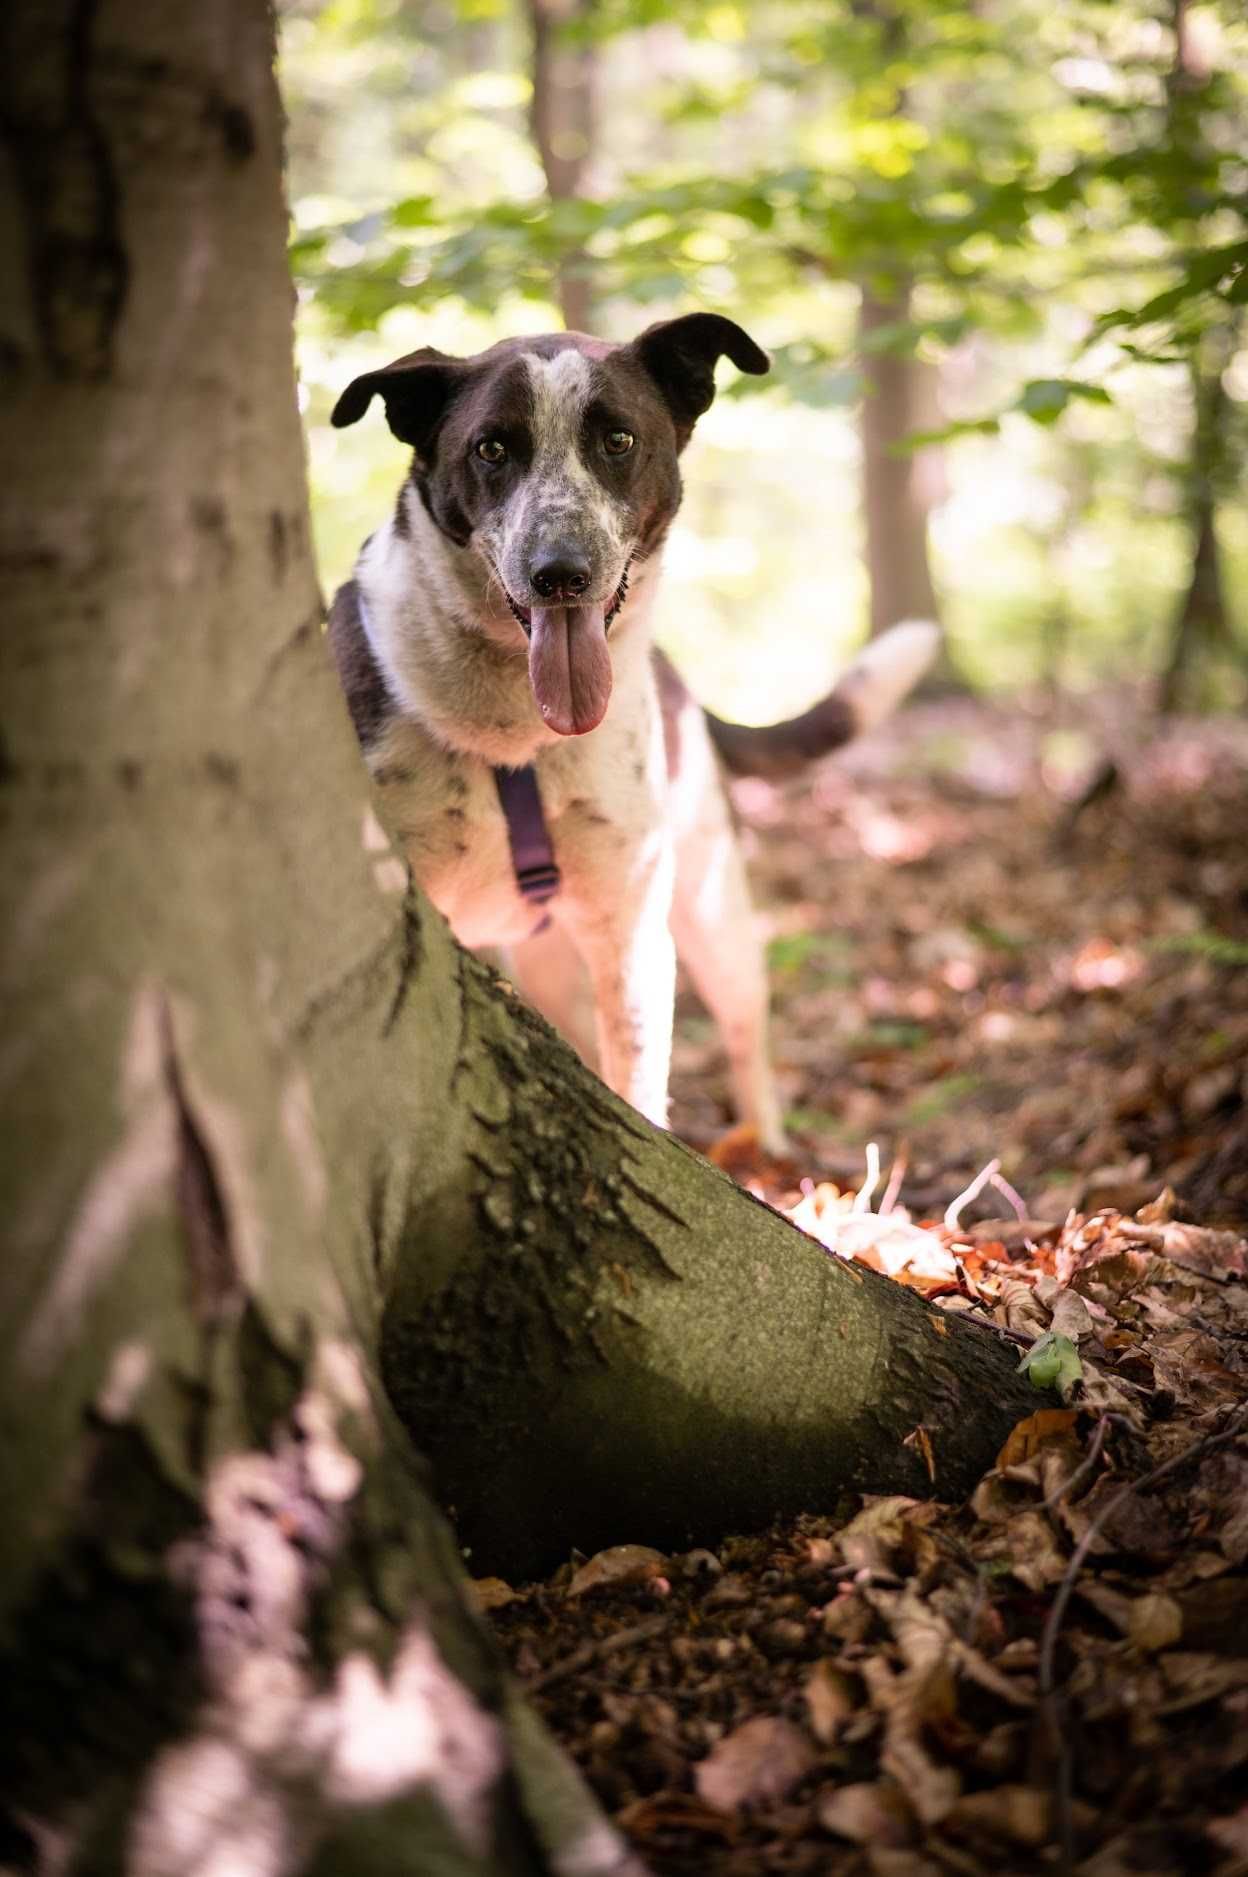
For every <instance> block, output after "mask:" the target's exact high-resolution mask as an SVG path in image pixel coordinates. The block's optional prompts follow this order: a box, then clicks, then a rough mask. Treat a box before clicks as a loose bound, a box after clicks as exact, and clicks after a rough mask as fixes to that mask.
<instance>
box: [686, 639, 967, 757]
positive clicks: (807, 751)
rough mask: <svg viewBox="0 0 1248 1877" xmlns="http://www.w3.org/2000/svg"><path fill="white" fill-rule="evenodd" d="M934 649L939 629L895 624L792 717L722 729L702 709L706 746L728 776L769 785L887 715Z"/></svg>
mask: <svg viewBox="0 0 1248 1877" xmlns="http://www.w3.org/2000/svg"><path fill="white" fill-rule="evenodd" d="M939 644H940V628H939V627H938V626H935V625H933V624H932V622H931V621H930V620H927V619H906V620H903V621H902V623H901V624H900V625H898V626H891V627H890V628H889V630H888V631H887V632H882V633H881V634H880V636H879V638H878V639H872V640H871V643H870V644H869V645H867V646H866V647H864V649H863V650H862V651H861V652H860V653H859V655H858V657H857V658H856V659H855V660H854V662H853V664H852V665H850V666H849V668H848V670H846V671H844V672H842V673H841V676H840V677H839V678H838V679H837V681H836V683H835V684H834V685H833V687H832V689H831V690H830V691H829V692H828V695H827V696H826V697H825V698H822V699H821V700H820V701H819V703H817V704H815V705H813V706H812V707H811V709H810V710H808V711H805V712H804V713H803V715H802V716H800V717H790V718H789V719H788V721H787V722H786V723H769V724H764V725H760V726H757V727H754V726H751V725H749V724H744V723H725V722H724V720H723V719H722V718H721V717H713V716H712V715H711V713H710V712H709V711H707V713H706V723H707V728H708V729H709V731H710V733H711V741H712V742H713V743H714V745H715V747H716V749H717V750H718V751H719V753H720V756H721V757H722V758H723V760H724V764H725V766H726V767H727V768H728V769H729V770H730V771H731V772H732V774H733V775H738V776H766V777H767V778H768V779H769V780H779V779H781V778H782V777H784V776H793V775H796V774H797V773H798V771H799V770H801V769H803V768H804V767H805V765H806V764H807V763H810V762H814V761H815V760H816V758H817V757H820V756H826V755H827V754H828V752H829V750H834V749H839V748H840V746H841V744H842V743H848V742H849V741H850V739H851V738H852V737H856V736H858V735H860V734H861V732H862V731H863V730H869V729H871V727H872V725H873V724H877V723H879V722H880V721H881V720H882V719H883V718H884V717H887V716H888V714H889V712H890V711H892V710H895V709H896V707H897V705H898V704H900V702H901V700H902V698H903V697H905V695H906V693H907V692H908V691H910V690H912V689H913V688H914V686H915V685H916V684H917V683H918V681H919V679H920V678H921V677H922V676H923V673H924V672H925V671H926V670H927V668H928V666H929V665H930V664H931V662H932V660H933V659H934V658H935V656H936V650H937V647H938V646H939Z"/></svg>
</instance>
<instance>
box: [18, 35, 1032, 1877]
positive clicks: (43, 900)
mask: <svg viewBox="0 0 1248 1877" xmlns="http://www.w3.org/2000/svg"><path fill="white" fill-rule="evenodd" d="M4 31H5V35H6V39H7V44H6V45H5V48H4V51H5V57H4V61H3V79H2V81H0V82H2V83H3V87H4V109H3V118H2V120H0V128H2V130H3V135H4V139H5V143H6V150H7V157H8V163H7V166H6V168H5V170H4V172H3V174H2V175H0V281H2V282H3V288H2V289H0V364H2V367H3V371H4V374H5V378H6V397H5V401H4V407H3V416H2V418H0V434H2V435H3V441H4V458H5V462H6V464H7V465H8V468H9V486H8V492H7V494H6V496H5V500H4V511H3V522H2V528H0V556H2V558H3V564H4V568H5V573H6V584H7V589H8V592H7V603H6V619H5V627H4V634H3V641H2V664H0V681H2V696H3V706H2V710H3V718H2V728H3V746H2V762H0V804H2V821H0V827H2V835H0V841H2V859H3V865H4V872H5V880H6V886H7V895H6V920H5V933H4V953H3V984H4V994H5V1019H4V1041H3V1050H2V1052H0V1073H2V1075H3V1083H4V1094H5V1120H4V1153H3V1181H2V1186H0V1216H2V1217H3V1219H4V1224H5V1236H6V1241H7V1251H6V1256H5V1260H4V1264H3V1267H2V1270H0V1297H2V1299H3V1336H4V1343H5V1347H4V1351H3V1372H2V1382H0V1386H2V1389H3V1396H2V1414H3V1441H4V1461H5V1472H4V1479H3V1499H2V1503H3V1507H4V1515H5V1516H4V1520H3V1525H2V1528H0V1546H2V1547H3V1562H2V1565H0V1611H2V1613H3V1622H2V1625H0V1687H2V1688H3V1690H4V1696H3V1706H4V1709H5V1713H4V1714H3V1716H2V1717H0V1728H2V1732H3V1738H4V1739H5V1742H6V1751H5V1758H4V1770H3V1773H2V1774H0V1785H2V1786H3V1792H4V1800H5V1806H6V1817H7V1823H6V1824H5V1825H4V1826H3V1828H2V1830H3V1835H2V1836H0V1854H2V1861H3V1862H4V1863H5V1865H6V1867H8V1866H12V1867H15V1868H17V1869H22V1870H37V1871H42V1872H45V1873H52V1872H54V1871H55V1872H57V1873H73V1874H77V1877H96V1874H97V1873H104V1872H109V1873H111V1872H120V1871H127V1872H131V1873H135V1874H136V1877H173V1874H174V1873H177V1877H225V1874H226V1873H236V1872H239V1871H246V1872H247V1873H249V1877H269V1874H270V1873H286V1872H294V1871H299V1872H314V1873H317V1877H354V1874H355V1873H365V1872H368V1873H373V1872H378V1873H379V1872H381V1871H385V1872H387V1873H395V1872H411V1873H432V1872H437V1873H445V1874H447V1877H460V1874H461V1873H464V1874H468V1873H472V1874H473V1877H485V1874H486V1873H489V1874H490V1877H510V1874H511V1873H513V1872H514V1873H522V1874H524V1877H528V1874H529V1873H547V1872H559V1873H563V1874H564V1877H576V1874H577V1873H585V1874H586V1877H589V1874H591V1873H597V1872H608V1871H610V1872H613V1873H617V1874H618V1873H623V1872H625V1871H628V1870H630V1869H632V1870H636V1869H637V1868H638V1867H637V1865H636V1864H635V1862H633V1861H632V1860H631V1859H630V1858H629V1856H628V1854H627V1853H626V1851H625V1850H624V1849H623V1847H622V1846H621V1844H620V1842H619V1840H618V1838H617V1837H616V1836H615V1834H614V1833H613V1832H612V1831H611V1830H610V1829H609V1827H608V1826H607V1825H606V1824H605V1823H604V1822H603V1820H602V1819H601V1817H600V1815H599V1814H598V1813H597V1811H596V1809H595V1808H594V1806H593V1804H592V1801H591V1800H590V1799H589V1797H588V1795H587V1794H586V1792H585V1790H584V1788H583V1787H582V1786H581V1785H580V1783H579V1781H578V1779H577V1778H576V1776H575V1774H574V1773H573V1772H572V1770H571V1769H570V1767H569V1766H568V1764H567V1762H566V1761H564V1759H563V1758H562V1756H561V1755H560V1754H559V1753H558V1752H557V1751H556V1750H555V1749H554V1748H553V1747H552V1746H551V1744H550V1742H549V1741H548V1740H547V1738H546V1737H545V1736H544V1734H543V1733H542V1731H541V1729H540V1727H539V1726H538V1724H537V1723H536V1721H535V1720H534V1719H533V1717H532V1716H531V1715H530V1713H529V1712H528V1710H527V1709H526V1708H525V1706H524V1705H523V1703H522V1702H521V1701H519V1700H518V1698H517V1696H516V1694H515V1692H514V1690H513V1689H512V1687H511V1685H510V1684H509V1682H508V1679H507V1677H506V1675H505V1673H504V1671H503V1669H502V1666H501V1663H500V1660H499V1657H498V1655H497V1653H496V1651H495V1649H494V1647H493V1645H492V1642H491V1639H490V1637H489V1635H488V1632H487V1631H486V1630H485V1628H484V1627H483V1625H482V1624H481V1623H480V1621H479V1620H478V1618H477V1617H476V1616H475V1614H474V1613H473V1610H472V1608H471V1605H470V1602H469V1599H468V1597H467V1595H466V1591H465V1579H464V1574H463V1568H462V1562H461V1559H460V1556H459V1553H458V1550H457V1546H456V1543H455V1541H454V1540H453V1538H452V1537H451V1535H450V1531H449V1528H448V1527H447V1526H446V1524H445V1523H444V1521H443V1519H442V1517H441V1515H440V1513H439V1512H438V1511H437V1510H436V1508H435V1504H434V1498H433V1491H432V1487H431V1484H430V1478H429V1474H428V1472H427V1468H426V1463H425V1462H424V1461H423V1460H421V1459H419V1458H418V1457H417V1454H416V1450H415V1448H414V1447H413V1446H412V1444H411V1442H410V1440H409V1438H408V1435H407V1434H406V1433H405V1431H404V1429H403V1427H402V1426H401V1425H400V1421H399V1419H398V1417H397V1416H396V1414H395V1411H394V1405H397V1407H398V1408H399V1410H400V1411H401V1413H402V1415H403V1417H404V1418H405V1419H406V1420H407V1422H408V1424H409V1427H410V1428H412V1429H414V1430H416V1431H417V1433H418V1435H419V1437H420V1438H421V1440H423V1442H424V1443H425V1445H426V1447H427V1448H428V1449H429V1450H431V1451H433V1452H434V1454H435V1456H436V1460H437V1463H438V1465H439V1467H440V1468H441V1470H442V1475H443V1478H442V1482H441V1487H442V1494H443V1497H444V1498H446V1499H449V1500H451V1501H453V1502H454V1504H455V1506H456V1507H457V1509H458V1511H459V1513H460V1516H461V1518H462V1520H463V1535H464V1536H466V1537H467V1538H468V1539H470V1541H471V1543H472V1544H473V1546H474V1547H475V1555H474V1568H475V1567H476V1562H477V1560H478V1559H484V1558H485V1556H486V1555H487V1554H489V1556H490V1557H491V1558H492V1559H495V1560H499V1561H505V1562H506V1563H507V1566H508V1568H510V1569H516V1570H520V1569H525V1568H527V1567H528V1566H529V1565H530V1564H536V1563H542V1562H546V1561H548V1560H549V1559H551V1558H552V1557H554V1556H556V1555H558V1554H559V1552H560V1550H561V1548H564V1547H566V1546H567V1545H568V1544H569V1543H571V1542H573V1541H575V1542H577V1543H579V1544H581V1545H591V1544H595V1543H597V1542H599V1541H600V1540H609V1539H633V1540H637V1541H645V1540H648V1539H650V1540H654V1539H657V1540H658V1541H659V1542H663V1543H668V1542H671V1543H675V1542H680V1541H682V1540H683V1539H684V1537H685V1536H686V1535H690V1536H693V1535H697V1536H700V1537H714V1535H715V1534H716V1533H717V1532H718V1531H721V1530H723V1529H724V1528H726V1527H730V1526H734V1525H735V1526H740V1525H742V1524H746V1523H752V1522H757V1521H758V1520H761V1519H763V1518H766V1517H767V1516H769V1515H770V1514H771V1513H772V1512H773V1511H782V1510H796V1509H799V1508H804V1507H812V1508H813V1507H816V1506H819V1505H827V1504H829V1503H830V1502H831V1501H832V1499H833V1498H834V1497H835V1495H836V1493H837V1492H838V1491H839V1490H840V1489H841V1488H842V1487H844V1486H846V1485H850V1484H857V1485H860V1486H863V1487H868V1488H872V1489H875V1490H880V1489H893V1488H900V1489H903V1490H912V1491H915V1492H927V1491H937V1492H941V1493H944V1494H956V1493H959V1492H961V1491H962V1490H963V1489H964V1488H965V1487H966V1486H967V1485H968V1484H969V1483H970V1482H971V1480H972V1479H973V1478H974V1477H975V1475H976V1474H977V1473H978V1471H979V1470H980V1469H981V1468H982V1467H983V1466H984V1465H985V1464H986V1463H987V1462H988V1461H989V1460H990V1459H991V1457H992V1454H993V1453H994V1451H995V1450H996V1447H997V1444H998V1443H999V1442H1000V1440H1001V1439H1002V1437H1003V1436H1004V1434H1005V1432H1006V1430H1007V1429H1008V1427H1009V1425H1010V1424H1011V1422H1012V1421H1013V1420H1014V1418H1015V1417H1016V1416H1017V1415H1018V1414H1019V1413H1021V1412H1025V1411H1027V1409H1028V1407H1029V1406H1030V1405H1031V1403H1032V1399H1033V1398H1032V1397H1030V1395H1029V1393H1028V1391H1027V1390H1025V1389H1024V1388H1023V1387H1022V1386H1021V1385H1020V1384H1019V1382H1018V1381H1017V1378H1016V1375H1015V1373H1014V1363H1013V1358H1012V1356H1011V1355H1010V1353H1009V1352H1008V1351H1006V1350H1003V1349H1002V1348H1001V1346H1000V1345H999V1344H998V1342H997V1341H996V1340H994V1338H993V1337H991V1336H990V1335H988V1334H987V1333H976V1332H974V1331H973V1330H972V1329H970V1328H968V1327H967V1326H966V1325H964V1324H961V1323H959V1322H954V1321H950V1320H947V1319H946V1318H944V1317H942V1316H941V1315H940V1314H939V1313H938V1312H936V1311H934V1310H932V1309H929V1308H928V1307H927V1306H925V1305H924V1304H923V1303H922V1302H920V1301H919V1299H918V1298H917V1297H915V1296H914V1295H912V1294H910V1293H908V1292H905V1291H902V1290H900V1289H898V1288H896V1287H894V1286H892V1285H890V1284H888V1283H886V1282H884V1281H883V1280H880V1279H876V1278H874V1277H872V1276H871V1274H869V1273H863V1272H861V1271H859V1270H855V1269H853V1268H851V1267H847V1266H843V1265H840V1264H837V1263H835V1262H833V1261H831V1260H829V1259H828V1258H827V1257H825V1256H824V1254H823V1253H822V1252H821V1251H820V1250H819V1249H818V1248H817V1247H816V1246H814V1245H813V1244H812V1243H811V1242H810V1241H809V1240H806V1239H804V1238H803V1237H801V1235H800V1234H798V1233H797V1232H795V1231H794V1230H793V1229H792V1228H790V1227H789V1226H787V1225H786V1224H785V1223H784V1222H783V1221H781V1220H780V1219H779V1218H777V1217H776V1216H775V1215H774V1214H772V1213H770V1212H768V1211H767V1210H766V1209H765V1208H763V1207H762V1206H760V1205H758V1204H757V1203H756V1202H754V1201H753V1200H751V1199H750V1198H749V1197H748V1196H746V1195H745V1194H743V1193H741V1192H740V1191H738V1190H737V1189H736V1188H735V1187H733V1186H732V1185H731V1184H730V1183H729V1182H728V1181H727V1180H725V1179H723V1178H722V1177H721V1176H720V1175H718V1174H717V1173H715V1172H713V1171H712V1170H711V1169H709V1168H708V1167H707V1166H706V1165H705V1164H704V1163H703V1162H701V1161H700V1160H698V1159H697V1158H696V1157H694V1156H693V1155H691V1154H689V1153H687V1152H686V1151H685V1150H684V1149H683V1148H681V1147H680V1146H679V1144H678V1143H676V1142H675V1141H673V1140H671V1139H670V1138H668V1137H666V1136H664V1135H662V1134H660V1133H658V1132H656V1131H655V1130H654V1129H653V1128H651V1127H649V1126H648V1125H647V1124H645V1123H644V1122H642V1121H641V1120H640V1119H639V1118H638V1117H637V1116H636V1115H634V1114H632V1113H631V1111H629V1110H628V1109H626V1108H625V1107H624V1106H623V1104H622V1103H620V1102H619V1101H617V1100H616V1099H615V1098H613V1097H612V1096H610V1095H609V1094H608V1093H607V1092H606V1091H605V1090H604V1089H603V1088H602V1086H601V1085H600V1084H599V1083H597V1082H596V1081H595V1080H594V1078H593V1077H592V1076H590V1075H589V1074H588V1073H587V1072H586V1071H585V1070H584V1069H582V1068H581V1067H580V1066H579V1064H578V1063H577V1061H576V1060H575V1058H574V1057H573V1056H572V1055H571V1053H570V1052H569V1051H568V1050H567V1049H566V1048H565V1047H564V1046H563V1045H562V1044H561V1043H559V1042H558V1041H557V1040H556V1039H555V1038H554V1037H553V1036H552V1035H551V1033H550V1032H549V1031H548V1030H546V1029H545V1028H544V1026H542V1025H541V1024H540V1022H539V1021H538V1020H537V1019H536V1018H533V1017H531V1016H529V1015H527V1014H526V1013H525V1012H523V1011H522V1010H521V1009H520V1008H519V1007H518V1004H517V1000H516V999H515V998H514V997H513V996H511V995H509V994H508V993H507V992H506V991H505V989H503V988H501V987H500V985H499V984H498V981H497V980H496V979H495V978H494V976H493V974H492V973H490V972H489V971H488V969H487V968H486V967H485V966H483V965H481V964H479V963H478V962H476V961H474V960H472V959H470V958H468V957H467V956H466V955H465V954H464V953H463V952H462V951H460V950H459V949H458V948H457V947H456V945H455V944H454V942H453V941H452V939H451V938H450V935H449V933H448V932H447V930H446V928H445V926H444V924H443V923H442V921H441V920H440V919H439V918H438V917H437V916H436V915H434V914H433V913H432V912H431V911H430V910H429V909H428V907H427V906H426V905H425V904H424V903H423V902H422V900H421V899H420V896H419V895H418V894H416V893H415V892H414V891H412V890H411V889H410V888H409V887H408V885H407V881H406V876H405V873H404V870H403V868H402V866H401V865H400V863H399V862H398V860H397V859H396V858H395V857H394V855H393V854H392V853H391V852H390V850H389V848H388V846H387V844H386V840H385V837H384V835H383V834H382V832H381V830H380V828H379V827H378V825H377V823H376V820H375V819H374V816H373V813H372V810H371V808H370V806H369V801H368V795H367V788H366V781H365V776H364V771H363V768H362V766H361V763H360V760H359V757H358V754H357V751H356V749H355V746H354V742H353V738H352V735H351V731H350V728H349V726H348V724H347V721H346V716H345V712H344V710H343V708H342V705H341V702H340V699H339V697H338V694H337V690H336V686H335V682H334V679H333V677H332V676H331V673H330V668H329V664H328V660H327V657H326V654H325V649H324V645H323V641H322V635H321V625H320V616H321V609H320V600H319V596H318V592H317V587H316V581H315V576H314V572H313V568H312V564H311V560H310V555H309V549H308V526H307V512H306V496H305V487H304V473H303V462H302V454H301V445H300V437H299V429H298V420H297V415H296V406H295V395H294V382H293V373H292V365H291V346H290V317H291V293H290V287H289V283H288V280H287V278H286V274H285V261H284V236H285V219H284V212H283V207H282V200H281V179H280V164H281V158H280V141H279V139H280V111H279V106H278V100H277V97H276V93H275V89H274V85H273V78H272V55H273V46H272V36H271V35H272V27H271V20H270V16H269V13H268V10H267V8H266V7H265V6H264V5H263V4H262V0H200V4H199V5H198V6H197V7H196V8H194V9H186V8H181V7H170V6H167V5H165V4H162V3H158V0H114V3H113V4H112V5H111V6H109V7H107V8H103V7H95V6H92V5H90V4H88V5H85V6H80V5H75V6H73V7H70V6H68V5H66V4H62V0H10V8H9V12H8V15H7V18H6V23H5V28H4ZM383 1375H384V1379H385V1383H386V1384H388V1391H387V1387H386V1386H384V1385H383ZM392 1404H394V1405H392ZM920 1429H922V1430H923V1432H922V1434H920V1432H919V1430H920ZM928 1454H930V1456H931V1457H932V1464H933V1466H934V1469H935V1477H934V1479H933V1478H932V1477H931V1476H930V1475H929V1471H928V1467H927V1464H926V1458H925V1456H926V1455H928Z"/></svg>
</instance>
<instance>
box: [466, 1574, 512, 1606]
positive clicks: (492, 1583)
mask: <svg viewBox="0 0 1248 1877" xmlns="http://www.w3.org/2000/svg"><path fill="white" fill-rule="evenodd" d="M468 1588H469V1590H470V1592H471V1594H472V1599H473V1601H474V1603H475V1604H476V1606H477V1608H478V1609H479V1610H501V1609H502V1607H503V1605H504V1604H506V1603H514V1602H515V1600H516V1593H515V1591H514V1590H513V1589H512V1587H511V1585H510V1584H507V1583H504V1582H503V1579H502V1578H501V1577H474V1578H471V1579H470V1580H469V1585H468Z"/></svg>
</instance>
